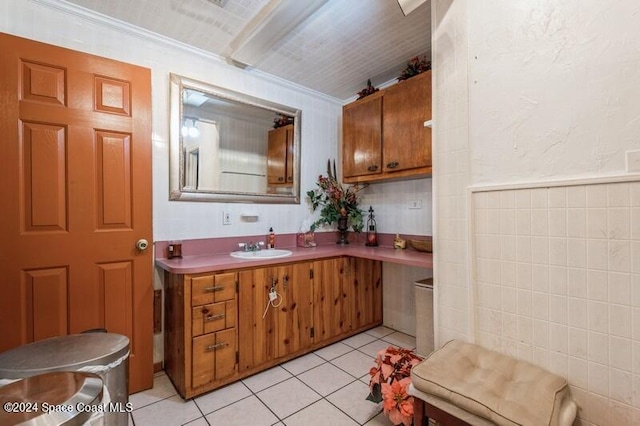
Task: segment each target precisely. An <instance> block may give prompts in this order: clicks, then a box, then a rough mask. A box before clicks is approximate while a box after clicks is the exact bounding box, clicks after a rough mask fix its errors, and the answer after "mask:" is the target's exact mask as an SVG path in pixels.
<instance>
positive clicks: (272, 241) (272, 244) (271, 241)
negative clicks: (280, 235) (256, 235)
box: [267, 228, 276, 249]
mask: <svg viewBox="0 0 640 426" xmlns="http://www.w3.org/2000/svg"><path fill="white" fill-rule="evenodd" d="M267 248H270V249H272V248H276V234H274V233H273V228H269V235H268V236H267Z"/></svg>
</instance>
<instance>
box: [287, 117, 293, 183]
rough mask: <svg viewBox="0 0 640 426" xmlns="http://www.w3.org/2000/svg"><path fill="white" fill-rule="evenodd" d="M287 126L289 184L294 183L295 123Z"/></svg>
mask: <svg viewBox="0 0 640 426" xmlns="http://www.w3.org/2000/svg"><path fill="white" fill-rule="evenodd" d="M286 127H287V165H286V170H287V171H286V173H285V176H286V180H287V184H289V185H292V184H293V124H290V125H288V126H286Z"/></svg>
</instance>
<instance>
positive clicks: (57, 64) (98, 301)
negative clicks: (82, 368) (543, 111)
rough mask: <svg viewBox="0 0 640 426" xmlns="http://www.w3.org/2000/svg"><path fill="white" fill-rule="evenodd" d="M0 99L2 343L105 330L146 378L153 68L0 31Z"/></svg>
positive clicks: (149, 380) (142, 383)
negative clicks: (119, 338)
mask: <svg viewBox="0 0 640 426" xmlns="http://www.w3.org/2000/svg"><path fill="white" fill-rule="evenodd" d="M0 104H1V105H2V115H1V117H0V134H1V135H2V140H3V142H2V144H3V150H2V156H0V173H1V176H2V181H3V182H4V183H5V184H4V185H2V189H0V199H2V200H3V202H4V203H5V209H4V210H3V214H2V215H1V216H0V234H1V235H2V237H3V245H2V247H3V248H2V249H1V250H2V251H1V252H0V275H1V276H2V282H3V286H2V297H1V298H0V311H2V312H3V313H4V315H5V316H6V320H5V321H2V322H0V335H1V336H2V338H1V339H0V351H3V350H7V349H11V348H13V347H16V346H19V345H22V344H25V343H29V342H31V341H33V340H37V339H40V338H44V337H50V336H52V335H64V334H68V333H79V332H82V331H84V330H87V329H94V328H106V329H107V330H108V331H110V332H115V333H120V334H123V335H126V336H127V337H128V338H129V340H130V351H131V352H130V358H129V365H130V370H129V371H130V381H129V391H130V392H135V391H139V390H142V389H146V388H150V387H151V386H152V385H153V316H152V307H153V283H152V271H153V268H152V253H151V250H146V251H138V250H136V248H135V247H136V241H138V240H140V239H147V240H151V237H152V230H151V211H152V208H151V194H152V191H151V72H150V70H148V69H145V68H141V67H138V66H134V65H129V64H125V63H122V62H117V61H113V60H110V59H106V58H101V57H97V56H92V55H88V54H85V53H81V52H76V51H72V50H68V49H63V48H60V47H57V46H52V45H48V44H44V43H39V42H35V41H31V40H26V39H23V38H19V37H14V36H10V35H7V34H0ZM29 291H30V292H31V294H32V295H33V297H28V294H29Z"/></svg>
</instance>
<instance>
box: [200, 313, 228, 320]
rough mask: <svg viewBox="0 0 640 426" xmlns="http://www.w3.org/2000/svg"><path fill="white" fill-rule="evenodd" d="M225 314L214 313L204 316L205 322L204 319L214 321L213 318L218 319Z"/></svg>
mask: <svg viewBox="0 0 640 426" xmlns="http://www.w3.org/2000/svg"><path fill="white" fill-rule="evenodd" d="M224 317H225V314H216V315H209V316H208V317H204V320H205V322H206V321H215V320H219V319H221V318H224Z"/></svg>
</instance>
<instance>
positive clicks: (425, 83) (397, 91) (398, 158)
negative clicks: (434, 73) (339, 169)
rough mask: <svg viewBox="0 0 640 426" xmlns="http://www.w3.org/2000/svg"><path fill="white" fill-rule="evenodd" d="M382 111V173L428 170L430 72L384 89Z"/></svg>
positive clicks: (429, 162) (429, 163)
mask: <svg viewBox="0 0 640 426" xmlns="http://www.w3.org/2000/svg"><path fill="white" fill-rule="evenodd" d="M382 109H383V114H382V117H383V118H382V122H383V123H384V125H383V132H382V140H383V143H382V145H383V153H382V158H383V171H384V172H385V173H388V172H398V171H402V170H410V169H416V168H420V167H431V129H430V128H429V127H425V126H424V122H425V121H426V120H431V71H426V72H424V73H422V74H420V75H418V76H415V77H412V78H410V79H408V80H406V81H402V82H400V83H398V84H396V85H393V86H391V87H389V88H388V89H386V90H385V93H384V100H383V108H382Z"/></svg>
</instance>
